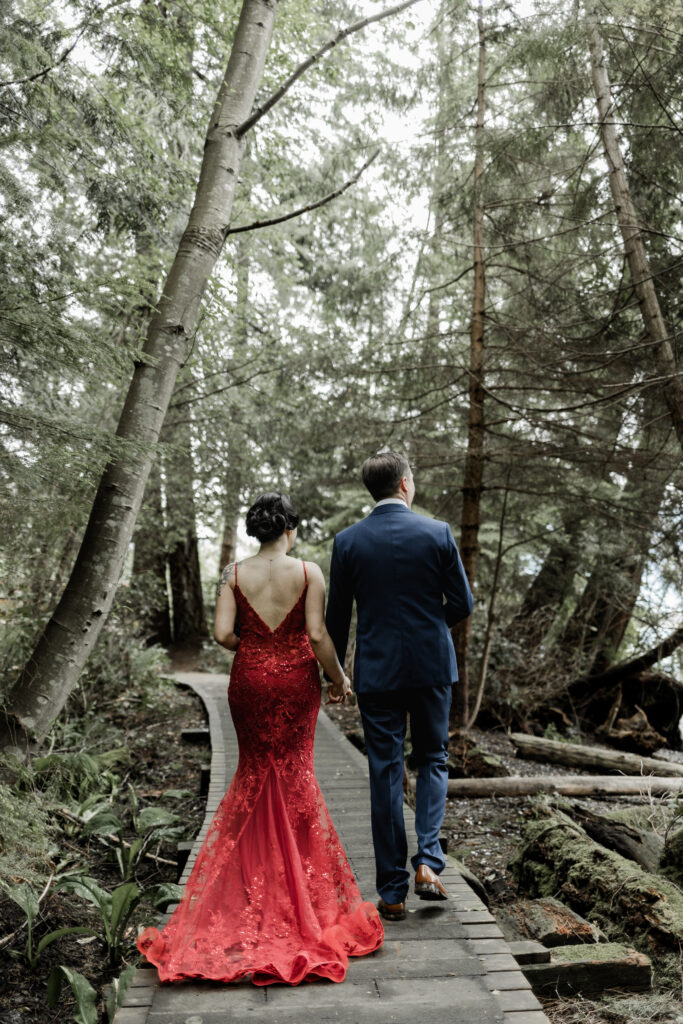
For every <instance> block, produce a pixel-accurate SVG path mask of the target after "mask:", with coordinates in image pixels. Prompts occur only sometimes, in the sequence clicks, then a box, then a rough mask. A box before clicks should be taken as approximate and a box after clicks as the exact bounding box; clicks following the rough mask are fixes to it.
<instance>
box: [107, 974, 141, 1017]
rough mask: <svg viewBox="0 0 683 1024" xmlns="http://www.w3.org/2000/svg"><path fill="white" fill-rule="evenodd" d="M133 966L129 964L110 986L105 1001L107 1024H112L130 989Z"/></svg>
mask: <svg viewBox="0 0 683 1024" xmlns="http://www.w3.org/2000/svg"><path fill="white" fill-rule="evenodd" d="M135 971H136V968H135V964H130V965H129V966H128V967H126V968H125V970H124V971H123V972H122V973H121V974H120V975H119V977H118V978H114V980H113V981H112V984H111V989H110V991H109V993H108V995H107V999H106V1004H105V1005H106V1010H107V1020H108V1021H109V1024H113V1020H114V1017H115V1015H116V1011H117V1010H118V1008H119V1007H120V1006H122V1005H123V1001H124V999H125V997H126V992H127V991H128V989H129V988H130V986H131V984H132V981H133V975H134V974H135Z"/></svg>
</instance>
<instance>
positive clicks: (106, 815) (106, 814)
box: [83, 784, 184, 882]
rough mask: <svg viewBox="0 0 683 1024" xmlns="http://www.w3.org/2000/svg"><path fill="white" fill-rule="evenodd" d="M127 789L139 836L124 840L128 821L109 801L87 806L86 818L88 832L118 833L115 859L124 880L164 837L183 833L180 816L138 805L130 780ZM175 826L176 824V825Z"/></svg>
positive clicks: (175, 838) (133, 874) (126, 880)
mask: <svg viewBox="0 0 683 1024" xmlns="http://www.w3.org/2000/svg"><path fill="white" fill-rule="evenodd" d="M128 792H129V796H130V801H131V807H132V818H133V828H134V830H135V832H136V833H137V834H136V837H135V839H134V840H133V842H131V843H127V842H126V841H125V840H124V832H125V825H124V822H123V820H122V818H121V817H119V815H118V814H116V812H115V811H114V810H113V808H112V807H111V806H110V805H109V804H106V803H104V804H103V803H95V804H93V805H91V806H90V807H89V808H87V810H86V815H85V817H86V822H85V825H84V828H83V832H84V834H85V835H110V834H112V833H114V834H116V835H117V836H118V838H119V845H118V846H116V847H115V848H114V855H115V857H116V863H117V864H118V867H119V871H120V872H121V878H122V879H123V881H124V882H128V881H130V879H131V878H133V877H134V876H135V872H136V870H137V868H138V865H139V864H140V861H141V860H142V858H143V857H144V856H145V854H146V853H147V851H148V850H149V848H150V846H151V845H152V844H153V843H155V842H160V841H162V840H177V839H179V838H180V836H181V835H182V834H183V831H184V829H183V827H182V826H178V825H177V823H178V822H179V820H180V819H179V817H178V815H177V814H174V813H173V812H172V811H168V810H166V808H164V807H144V808H143V809H142V810H139V809H138V801H137V797H136V795H135V790H134V789H133V787H132V786H131V785H130V784H129V786H128ZM173 826H175V827H173Z"/></svg>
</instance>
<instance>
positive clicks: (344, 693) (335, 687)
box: [325, 676, 356, 704]
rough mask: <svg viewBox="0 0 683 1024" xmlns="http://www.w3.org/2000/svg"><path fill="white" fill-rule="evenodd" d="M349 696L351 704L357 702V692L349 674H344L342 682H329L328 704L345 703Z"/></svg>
mask: <svg viewBox="0 0 683 1024" xmlns="http://www.w3.org/2000/svg"><path fill="white" fill-rule="evenodd" d="M347 697H348V698H349V704H355V703H356V702H355V700H354V699H353V698H354V697H355V694H354V692H353V689H352V687H351V680H350V679H349V677H348V676H344V679H343V681H342V682H338V683H328V684H327V700H326V701H325V703H326V704H344V703H345V702H346V699H347Z"/></svg>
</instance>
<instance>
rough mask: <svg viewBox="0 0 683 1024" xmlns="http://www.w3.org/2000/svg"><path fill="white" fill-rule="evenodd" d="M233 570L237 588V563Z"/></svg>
mask: <svg viewBox="0 0 683 1024" xmlns="http://www.w3.org/2000/svg"><path fill="white" fill-rule="evenodd" d="M234 569H235V586H237V562H235V566H234Z"/></svg>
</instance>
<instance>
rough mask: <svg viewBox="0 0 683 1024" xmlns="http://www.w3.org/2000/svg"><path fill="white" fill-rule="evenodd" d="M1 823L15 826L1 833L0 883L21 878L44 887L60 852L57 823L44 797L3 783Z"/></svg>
mask: <svg viewBox="0 0 683 1024" xmlns="http://www.w3.org/2000/svg"><path fill="white" fill-rule="evenodd" d="M0 821H3V822H11V823H12V827H11V828H3V829H2V831H1V832H0V883H2V884H3V885H7V884H13V879H17V877H20V878H22V879H23V880H24V881H25V882H26V884H28V885H31V886H34V885H40V884H42V883H43V882H44V881H45V879H46V878H47V877H48V876H49V875H50V874H51V860H52V858H53V857H54V855H55V853H56V852H57V849H58V847H57V840H58V836H57V827H56V823H55V821H54V818H53V817H52V816H51V815H50V812H49V808H48V806H47V805H46V803H45V801H44V799H43V797H42V794H40V793H37V792H33V791H31V790H29V791H28V792H22V791H21V790H17V789H14V788H12V787H10V786H8V785H7V784H6V783H4V782H0ZM19 873H20V874H19Z"/></svg>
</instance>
